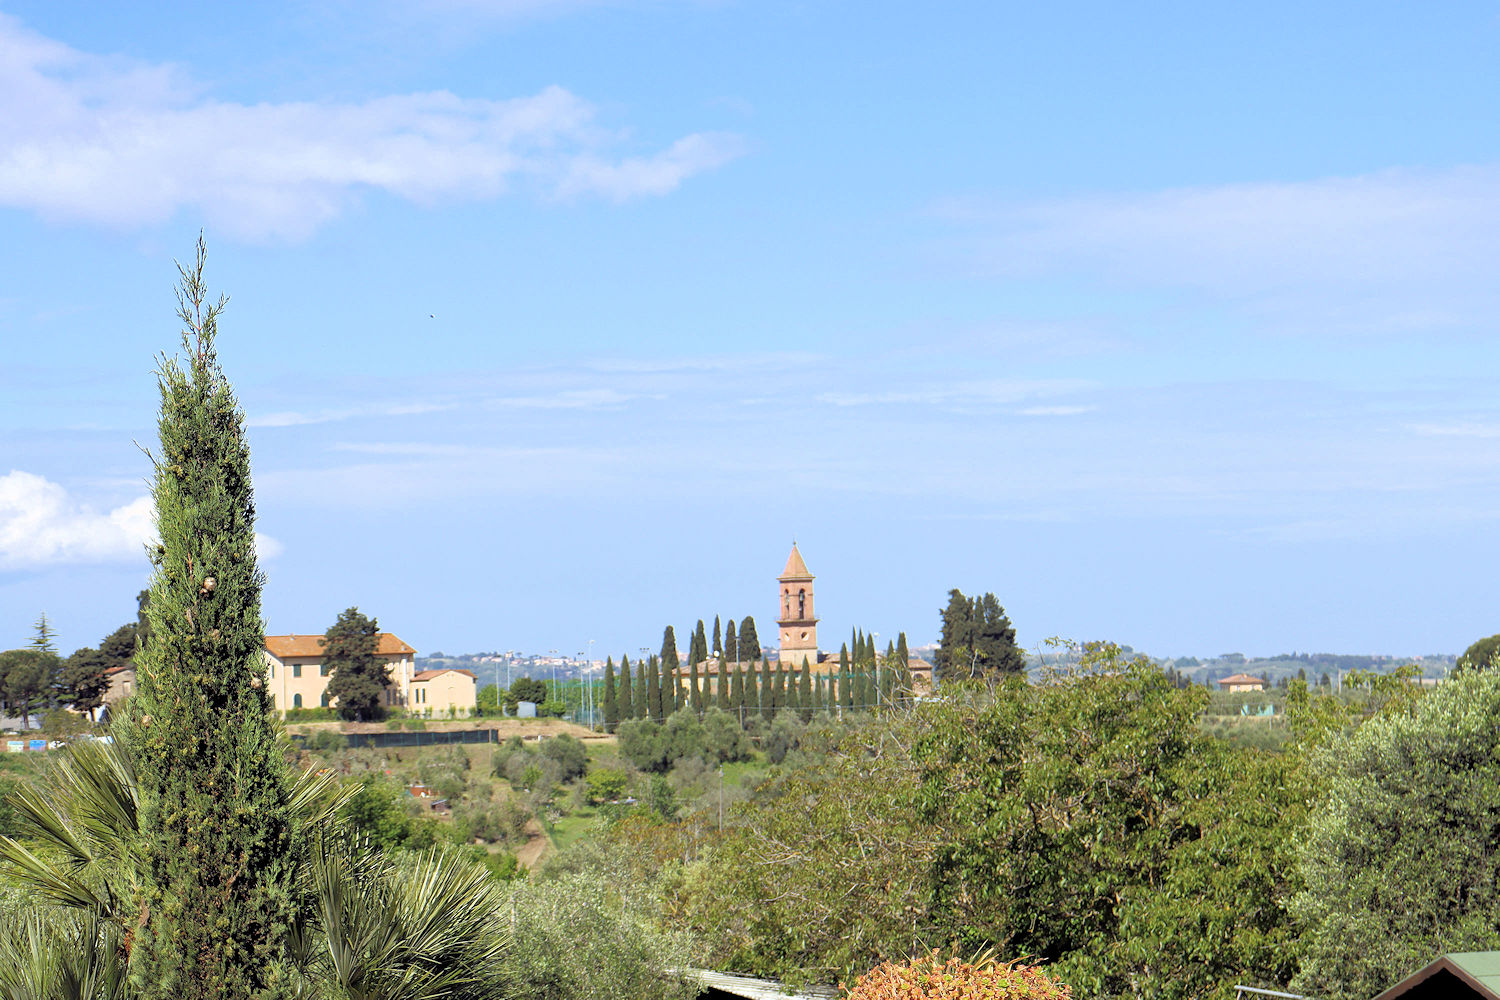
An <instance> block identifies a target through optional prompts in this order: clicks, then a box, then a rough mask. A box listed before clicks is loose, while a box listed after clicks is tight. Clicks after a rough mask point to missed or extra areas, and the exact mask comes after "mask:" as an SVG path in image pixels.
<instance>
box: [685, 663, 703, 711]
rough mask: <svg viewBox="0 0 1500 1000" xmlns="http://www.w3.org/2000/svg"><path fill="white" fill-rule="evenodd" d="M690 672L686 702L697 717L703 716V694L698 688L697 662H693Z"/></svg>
mask: <svg viewBox="0 0 1500 1000" xmlns="http://www.w3.org/2000/svg"><path fill="white" fill-rule="evenodd" d="M691 670H692V674H691V677H690V679H689V681H688V683H689V685H690V686H689V688H688V700H689V702H690V703H691V704H692V706H693V711H694V712H697V713H698V714H699V715H702V714H703V692H702V691H701V690H700V689H699V687H698V661H697V660H694V661H693V665H692V668H691Z"/></svg>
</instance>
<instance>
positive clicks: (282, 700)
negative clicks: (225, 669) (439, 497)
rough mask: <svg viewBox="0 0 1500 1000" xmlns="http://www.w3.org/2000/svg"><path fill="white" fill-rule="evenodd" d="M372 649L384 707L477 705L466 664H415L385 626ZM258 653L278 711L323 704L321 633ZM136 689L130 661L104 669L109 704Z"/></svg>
mask: <svg viewBox="0 0 1500 1000" xmlns="http://www.w3.org/2000/svg"><path fill="white" fill-rule="evenodd" d="M375 655H376V656H377V657H379V658H380V659H381V660H383V661H384V662H385V664H386V665H387V666H388V667H389V668H390V672H391V682H390V684H389V685H387V686H386V689H385V704H386V706H387V707H389V708H403V709H408V710H410V711H412V712H414V713H420V714H422V715H431V716H436V715H447V714H449V711H450V710H452V711H453V712H454V713H456V714H458V715H471V714H473V712H474V710H475V709H476V708H477V707H478V705H479V700H478V697H477V694H478V692H477V689H476V681H475V677H474V674H472V673H471V672H469V671H467V670H458V669H452V668H449V669H445V670H417V669H416V659H417V651H416V650H415V649H413V648H412V647H411V646H408V645H407V644H406V643H404V642H402V641H401V640H400V639H398V638H397V637H396V636H394V635H392V634H391V633H389V632H381V633H379V636H378V639H377V645H376V647H375ZM261 656H262V658H263V659H264V660H265V665H266V686H267V688H268V689H269V690H270V694H271V705H272V707H274V708H275V709H276V710H277V711H278V712H285V711H286V710H287V709H290V708H328V707H330V705H331V703H332V699H330V698H329V696H328V679H329V676H330V670H329V668H328V666H327V665H326V664H325V663H324V662H323V637H322V636H321V635H268V636H266V644H265V647H264V648H263V649H262V650H261ZM134 690H135V667H115V668H114V669H112V670H110V671H109V692H108V693H107V694H106V695H105V701H106V702H108V703H110V704H114V703H115V702H119V701H123V700H125V699H126V698H128V697H130V695H131V693H132V692H134Z"/></svg>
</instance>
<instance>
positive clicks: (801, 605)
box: [797, 587, 807, 618]
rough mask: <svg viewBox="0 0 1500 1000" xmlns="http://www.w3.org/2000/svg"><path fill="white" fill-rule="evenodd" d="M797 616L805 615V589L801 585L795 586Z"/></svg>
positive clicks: (802, 616) (803, 616) (804, 616)
mask: <svg viewBox="0 0 1500 1000" xmlns="http://www.w3.org/2000/svg"><path fill="white" fill-rule="evenodd" d="M797 617H798V618H806V617H807V591H806V590H803V589H802V588H801V587H798V588H797Z"/></svg>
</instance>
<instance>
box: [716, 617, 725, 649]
mask: <svg viewBox="0 0 1500 1000" xmlns="http://www.w3.org/2000/svg"><path fill="white" fill-rule="evenodd" d="M714 655H715V656H717V657H719V659H721V660H722V659H723V658H724V642H723V637H722V636H721V635H720V633H719V616H718V615H714Z"/></svg>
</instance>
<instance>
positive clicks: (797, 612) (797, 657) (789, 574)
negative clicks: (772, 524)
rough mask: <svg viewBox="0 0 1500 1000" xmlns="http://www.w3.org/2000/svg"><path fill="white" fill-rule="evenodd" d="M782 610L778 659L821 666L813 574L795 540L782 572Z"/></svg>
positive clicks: (790, 664) (797, 666)
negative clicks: (803, 559) (819, 661)
mask: <svg viewBox="0 0 1500 1000" xmlns="http://www.w3.org/2000/svg"><path fill="white" fill-rule="evenodd" d="M778 582H779V583H780V584H781V593H780V595H779V598H780V600H779V604H780V613H779V614H778V615H777V617H776V624H777V626H778V627H779V629H780V632H781V637H780V641H781V652H780V655H779V657H778V658H779V659H780V661H781V665H782V666H783V667H787V668H789V669H792V670H800V669H802V661H803V660H806V661H807V662H808V664H809V665H811V666H813V667H816V666H817V665H818V616H817V615H816V614H815V613H814V612H813V575H812V574H811V573H809V572H808V571H807V563H805V562H803V561H802V553H801V552H798V551H797V543H796V542H793V543H792V554H791V555H789V556H787V560H786V569H784V570H782V571H781V577H780V579H779V581H778Z"/></svg>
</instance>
